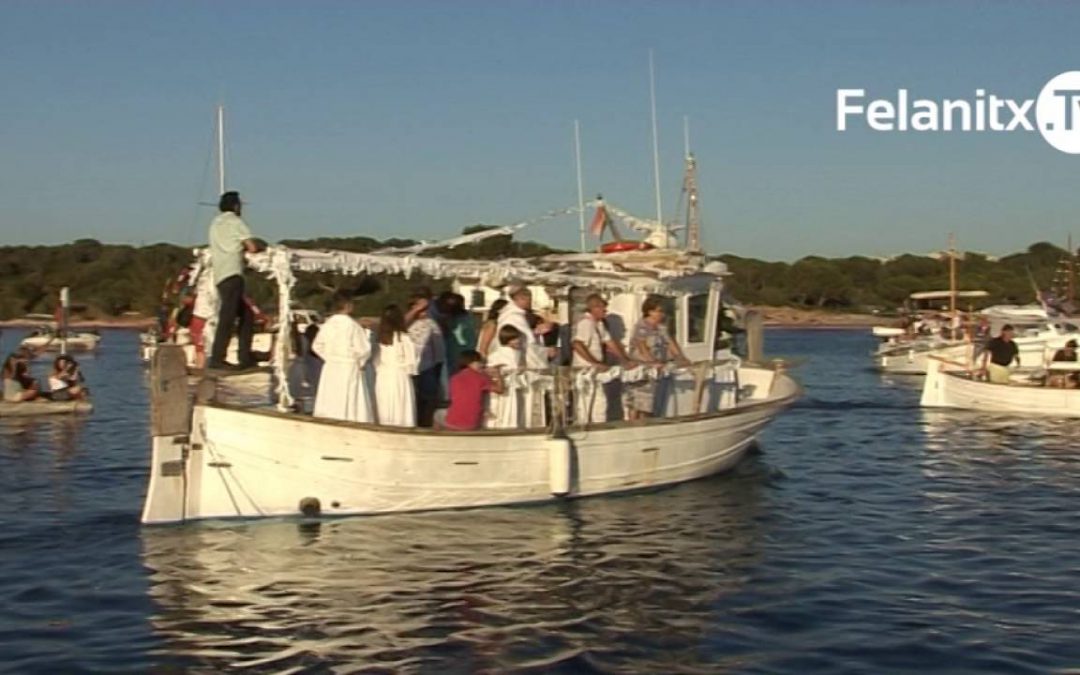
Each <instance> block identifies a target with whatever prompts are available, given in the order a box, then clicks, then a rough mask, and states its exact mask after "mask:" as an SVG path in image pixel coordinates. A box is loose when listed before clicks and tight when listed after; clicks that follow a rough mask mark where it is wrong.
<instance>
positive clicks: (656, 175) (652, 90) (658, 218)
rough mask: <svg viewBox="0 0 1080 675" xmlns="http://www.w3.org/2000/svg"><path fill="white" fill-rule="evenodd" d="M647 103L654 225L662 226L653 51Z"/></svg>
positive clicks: (651, 51) (650, 61)
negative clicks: (654, 214)
mask: <svg viewBox="0 0 1080 675" xmlns="http://www.w3.org/2000/svg"><path fill="white" fill-rule="evenodd" d="M649 103H650V108H651V109H652V151H653V182H654V183H655V184H656V224H657V226H658V227H663V225H664V215H663V210H662V208H661V205H660V142H659V141H658V140H657V137H656V68H655V67H654V65H653V50H651V49H650V50H649Z"/></svg>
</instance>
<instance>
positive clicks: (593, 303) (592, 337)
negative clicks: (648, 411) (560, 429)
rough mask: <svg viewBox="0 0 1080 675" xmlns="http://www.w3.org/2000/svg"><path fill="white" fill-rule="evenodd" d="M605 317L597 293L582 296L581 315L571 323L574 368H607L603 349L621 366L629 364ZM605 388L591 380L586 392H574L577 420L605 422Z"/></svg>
mask: <svg viewBox="0 0 1080 675" xmlns="http://www.w3.org/2000/svg"><path fill="white" fill-rule="evenodd" d="M606 316H607V302H606V301H605V300H604V299H603V298H602V297H600V296H599V295H597V294H595V293H594V294H592V295H590V296H589V297H588V298H586V299H585V314H584V315H582V317H581V319H579V320H578V322H577V324H576V325H575V326H574V338H573V346H574V361H573V365H574V367H576V368H595V369H596V370H597V371H599V372H603V371H605V370H607V369H608V365H607V362H606V361H605V359H604V351H605V350H607V351H608V352H610V353H611V354H614V355H615V356H616V357H617V358H618V359H619V362H620V363H621V364H622V365H623V366H628V365H629V364H630V357H628V356H627V355H626V351H625V350H624V349H623V346H622V344H620V343H619V341H618V340H615V339H613V338H612V337H611V333H609V332H608V329H607V326H606V325H605V323H604V317H606ZM605 393H606V392H605V389H604V387H603V386H601V385H600V384H597V383H594V384H593V386H591V387H589V388H588V390H587V391H578V392H576V394H577V420H578V422H579V423H587V422H591V423H597V422H606V421H607V409H608V401H607V398H608V397H607V396H606V395H605Z"/></svg>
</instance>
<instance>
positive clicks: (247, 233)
mask: <svg viewBox="0 0 1080 675" xmlns="http://www.w3.org/2000/svg"><path fill="white" fill-rule="evenodd" d="M247 239H251V230H249V229H248V226H247V224H246V223H245V222H244V221H243V220H241V218H240V216H238V215H236V214H235V213H233V212H232V211H223V212H222V213H220V214H218V216H217V218H214V220H213V221H212V222H211V223H210V268H211V269H212V270H213V272H214V284H215V285H216V284H220V283H221V282H222V281H225V280H226V279H228V278H229V277H231V276H234V275H237V274H243V273H244V241H245V240H247Z"/></svg>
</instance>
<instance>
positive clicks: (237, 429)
mask: <svg viewBox="0 0 1080 675" xmlns="http://www.w3.org/2000/svg"><path fill="white" fill-rule="evenodd" d="M455 243H457V242H455ZM251 262H252V263H253V265H254V266H256V267H257V268H259V269H261V270H263V271H264V272H266V273H268V274H269V275H271V276H273V277H274V278H275V279H276V280H277V281H278V284H279V290H280V291H281V295H282V298H283V300H282V306H281V311H282V313H283V314H285V313H287V311H288V293H289V289H290V288H291V286H292V284H293V282H294V277H293V272H294V271H309V272H310V271H319V272H337V273H339V274H348V273H351V274H360V273H364V274H380V273H402V272H404V273H411V272H423V273H425V274H428V275H431V276H440V277H451V278H483V279H486V280H487V281H488V283H489V284H491V285H493V286H498V285H502V284H503V283H505V282H508V281H517V282H523V283H544V284H545V285H546V286H548V287H549V288H550V289H562V290H561V292H562V293H563V294H564V295H563V296H562V297H563V302H562V303H561V304H560V311H562V312H569V295H568V293H569V291H570V290H571V289H574V288H591V289H596V290H598V291H606V292H607V293H609V296H610V301H611V302H610V307H611V308H612V311H613V313H615V314H618V315H619V318H621V319H622V321H623V322H624V323H625V324H626V325H633V323H634V322H635V321H636V320H637V318H638V316H637V315H636V313H635V311H636V308H639V307H640V302H641V300H642V299H643V298H644V297H645V295H646V294H650V293H652V294H662V295H664V296H665V297H667V298H669V301H670V303H671V307H672V308H673V309H674V312H673V314H672V316H673V318H674V327H675V330H674V334H675V335H676V336H677V337H678V339H679V341H680V343H681V344H682V346H683V350H684V352H685V353H686V355H687V357H688V358H690V359H692V360H694V361H695V364H694V365H692V366H690V367H687V368H677V369H673V370H667V371H663V372H660V371H656V370H652V371H650V370H649V369H647V368H644V367H640V366H639V367H638V368H636V369H631V370H630V371H627V372H625V373H620V374H619V376H620V377H622V378H624V379H627V380H629V379H633V378H641V377H660V378H670V379H669V381H670V387H671V390H672V393H671V395H670V396H669V397H668V398H667V403H666V406H665V412H666V413H667V414H666V416H663V417H657V418H653V419H648V420H645V421H637V422H627V421H615V422H607V423H602V424H586V423H578V422H576V421H574V420H569V419H567V418H566V416H565V415H564V414H562V413H560V412H559V411H561V410H564V409H565V406H564V405H563V404H565V403H568V402H569V399H570V398H571V397H572V396H574V395H581V394H582V392H583V391H587V390H589V388H590V387H595V386H596V382H597V378H598V377H599V374H598V373H596V372H594V371H585V370H575V371H570V370H569V369H567V368H558V369H553V370H551V371H550V372H537V373H533V374H532V377H529V378H526V379H524V380H522V383H521V384H519V385H517V386H522V387H529V388H530V389H531V390H532V391H534V392H536V393H540V392H543V393H545V394H547V395H548V396H550V397H551V398H552V400H553V404H552V406H551V409H552V410H553V411H554V412H553V413H552V416H551V419H547V420H544V423H543V425H542V426H535V427H532V428H527V429H516V430H481V431H476V432H440V431H432V430H427V429H403V428H398V427H385V426H379V425H374V424H354V423H347V422H339V421H331V420H323V419H317V418H313V417H310V416H307V415H302V414H298V413H295V412H291V408H292V405H291V404H292V397H291V395H290V393H289V391H288V387H287V378H286V377H285V374H284V371H283V370H279V373H278V374H279V378H278V386H279V390H278V395H279V401H278V405H277V407H276V408H268V407H261V408H260V407H256V408H249V407H242V406H237V405H233V404H225V403H219V402H216V401H215V399H214V397H213V396H212V395H210V394H208V392H205V391H204V392H203V394H202V395H201V396H200V397H199V398H198V399H197V400H196V401H195V402H194V403H191V404H189V402H188V399H187V388H186V386H182V385H181V384H179V383H181V382H186V369H185V367H184V366H185V364H184V359H183V356H182V354H181V352H180V351H179V349H177V348H175V347H173V348H170V347H168V346H162V347H161V348H159V350H158V352H157V354H156V355H155V361H154V364H153V372H152V397H153V398H152V401H153V403H152V408H153V413H152V415H153V416H152V427H153V457H152V461H151V477H150V485H149V488H148V490H147V497H146V503H145V506H144V510H143V515H142V519H143V522H145V523H165V522H177V521H186V520H195V519H202V518H228V517H264V516H286V515H293V514H300V513H307V514H315V513H321V514H326V515H358V514H376V513H389V512H398V511H416V510H431V509H452V508H470V507H480V506H493V505H500V504H516V503H530V502H542V501H549V500H552V499H559V498H567V497H585V496H593V495H602V494H611V493H616V492H623V491H628V490H637V489H642V488H648V487H655V486H661V485H667V484H672V483H678V482H682V481H686V480H692V479H694V478H699V477H702V476H706V475H710V474H714V473H717V472H720V471H724V470H726V469H728V468H730V467H732V466H734V465H735V464H736V463H737V462H738V461H739V460H740V459H741V458H742V457H743V455H744V453H745V452H746V450H747V448H748V447H749V446H750V445H751V444H752V443H753V441H754V439H755V437H756V435H757V433H758V432H759V431H760V430H761V428H762V427H764V426H765V425H766V424H767V423H768V422H769V421H770V420H771V419H772V418H773V417H775V416H776V415H777V414H778V413H779V412H780V411H781V410H783V409H784V408H785V407H786V406H788V405H790V404H791V403H792V402H793V401H794V400H795V399H796V398H797V396H798V395H799V391H800V390H799V387H798V385H797V384H796V383H795V382H794V381H793V380H792V379H791V378H790V377H789V376H788V375H787V374H785V373H784V372H782V371H781V370H777V369H774V368H766V367H761V366H752V365H749V364H743V363H740V362H739V361H738V360H735V359H728V360H723V361H715V360H713V359H712V355H713V345H714V341H715V333H716V331H717V327H718V310H719V309H720V306H721V305H720V293H721V291H722V289H723V279H724V277H725V276H726V275H727V271H726V268H725V267H724V265H723V264H722V263H707V262H706V260H705V258H704V256H701V255H700V254H692V253H688V252H686V251H681V250H672V249H666V250H665V249H656V250H651V251H640V252H631V253H621V254H612V255H603V254H572V255H559V256H549V257H547V258H544V259H537V260H531V261H526V260H505V261H470V260H447V259H440V258H437V257H431V258H425V257H420V256H416V255H412V254H410V255H374V254H358V253H348V252H341V251H337V252H335V251H308V250H304V251H301V250H289V249H284V248H273V249H271V250H270V251H268V252H267V253H265V254H260V255H257V256H252V257H251ZM558 293H559V292H558V291H556V296H557V297H558ZM702 314H703V315H704V318H705V320H704V321H697V320H691V319H692V317H693V318H694V319H696V318H697V317H699V316H701V315H702ZM564 316H566V318H567V320H569V318H570V317H569V316H568V315H564ZM279 343H283V338H282V337H279ZM278 357H279V358H281V361H280V362H279V364H278V365H279V367H281V366H284V365H285V360H286V359H287V356H285V354H284V350H279V351H278ZM613 370H614V369H613ZM609 377H610V376H609Z"/></svg>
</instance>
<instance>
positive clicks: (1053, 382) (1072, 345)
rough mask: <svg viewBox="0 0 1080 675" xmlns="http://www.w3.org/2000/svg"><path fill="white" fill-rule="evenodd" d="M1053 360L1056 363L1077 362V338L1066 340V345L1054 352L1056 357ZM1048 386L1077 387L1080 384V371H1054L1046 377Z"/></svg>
mask: <svg viewBox="0 0 1080 675" xmlns="http://www.w3.org/2000/svg"><path fill="white" fill-rule="evenodd" d="M1051 360H1052V361H1054V362H1055V363H1061V362H1065V363H1068V362H1072V363H1076V360H1077V359H1076V340H1069V341H1068V342H1066V343H1065V346H1064V347H1062V348H1061V349H1059V350H1057V351H1056V352H1054V358H1053V359H1051ZM1046 386H1048V387H1061V388H1064V389H1076V387H1077V386H1080V373H1077V372H1072V373H1054V374H1052V375H1050V376H1049V377H1048V378H1046Z"/></svg>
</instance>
